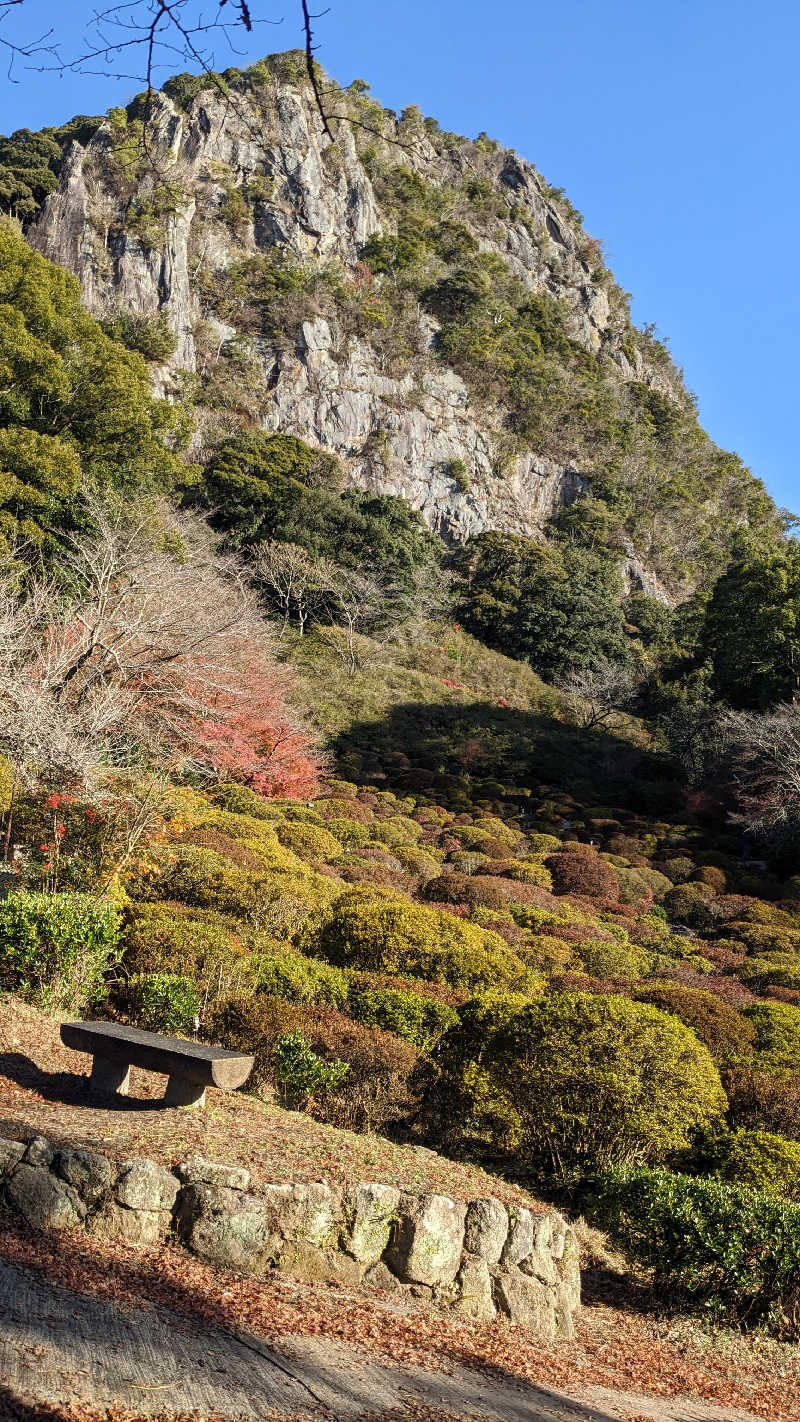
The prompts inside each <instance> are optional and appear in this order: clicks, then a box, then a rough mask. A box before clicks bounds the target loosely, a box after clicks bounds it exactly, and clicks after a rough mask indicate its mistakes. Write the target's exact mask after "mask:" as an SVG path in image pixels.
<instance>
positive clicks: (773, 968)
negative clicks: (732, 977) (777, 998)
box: [737, 954, 800, 992]
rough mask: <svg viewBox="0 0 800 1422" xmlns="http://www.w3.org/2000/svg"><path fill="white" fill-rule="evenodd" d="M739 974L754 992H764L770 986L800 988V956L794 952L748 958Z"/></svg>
mask: <svg viewBox="0 0 800 1422" xmlns="http://www.w3.org/2000/svg"><path fill="white" fill-rule="evenodd" d="M737 976H738V977H740V978H741V980H742V982H743V983H747V986H748V987H749V988H752V989H753V992H763V991H764V989H765V988H768V987H785V988H800V958H798V957H797V956H795V955H794V954H792V955H791V956H784V955H783V954H776V955H775V957H774V958H747V959H745V961H744V962H743V963H742V964H741V967H739V968H738V969H737Z"/></svg>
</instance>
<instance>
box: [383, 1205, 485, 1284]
mask: <svg viewBox="0 0 800 1422" xmlns="http://www.w3.org/2000/svg"><path fill="white" fill-rule="evenodd" d="M466 1212H467V1211H466V1205H464V1204H461V1203H460V1202H457V1201H456V1200H451V1199H450V1198H449V1196H447V1195H423V1196H422V1197H421V1198H420V1199H419V1200H418V1201H415V1202H414V1203H413V1204H412V1205H411V1206H410V1207H409V1208H408V1210H407V1211H404V1212H403V1214H402V1216H401V1218H400V1221H399V1224H398V1225H397V1227H396V1230H395V1232H394V1237H393V1239H392V1242H391V1245H390V1248H389V1255H388V1256H387V1257H388V1263H389V1264H390V1267H391V1268H392V1269H394V1270H395V1272H396V1273H397V1274H398V1275H399V1277H400V1278H401V1279H404V1280H405V1281H406V1282H408V1283H411V1284H431V1285H432V1284H450V1283H452V1282H453V1280H454V1279H455V1277H456V1274H457V1273H458V1266H459V1264H460V1263H461V1254H462V1250H463V1247H464V1218H465V1216H466Z"/></svg>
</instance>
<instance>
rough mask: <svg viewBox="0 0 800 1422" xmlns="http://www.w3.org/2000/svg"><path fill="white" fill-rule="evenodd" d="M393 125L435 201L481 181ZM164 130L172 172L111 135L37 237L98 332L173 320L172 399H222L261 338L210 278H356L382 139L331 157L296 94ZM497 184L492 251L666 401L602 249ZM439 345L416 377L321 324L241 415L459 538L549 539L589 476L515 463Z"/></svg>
mask: <svg viewBox="0 0 800 1422" xmlns="http://www.w3.org/2000/svg"><path fill="white" fill-rule="evenodd" d="M112 118H113V116H112ZM381 124H382V126H383V129H384V131H385V132H386V133H387V139H388V141H386V142H384V143H383V144H382V145H380V146H381V148H382V153H383V155H384V159H385V160H386V161H388V162H390V163H395V164H397V165H402V166H403V167H406V168H408V169H410V170H412V171H414V172H418V173H420V174H421V175H422V176H423V177H424V178H425V179H426V181H427V182H429V183H432V184H439V185H442V184H446V183H451V182H453V181H454V180H457V181H463V179H464V175H465V173H466V174H469V173H470V172H472V171H473V170H474V168H475V156H476V155H475V153H474V152H472V151H471V150H472V149H473V147H474V146H473V145H470V144H467V143H466V141H464V142H462V143H461V144H460V145H458V146H454V147H451V148H449V149H448V148H444V147H442V145H441V144H438V145H437V143H436V141H435V138H434V137H431V136H429V134H428V132H427V131H426V129H425V128H424V127H423V126H422V125H416V127H414V130H413V132H411V133H410V132H409V131H408V130H409V125H408V123H405V124H404V123H399V122H397V121H396V120H395V121H392V120H390V119H387V118H386V116H385V114H384V115H383V116H382V118H381ZM149 125H150V130H151V133H152V135H153V137H152V140H151V150H152V153H153V154H155V155H156V171H155V172H153V171H152V168H151V170H150V171H148V165H147V164H145V163H140V164H139V165H138V167H137V162H136V159H133V160H132V159H131V158H130V156H129V155H128V154H127V153H126V151H125V147H124V141H120V140H119V135H118V133H115V131H114V126H113V123H111V124H109V123H106V124H105V125H103V127H101V128H100V129H99V130H98V132H97V133H96V135H95V136H94V138H93V139H92V140H91V141H90V142H89V143H88V145H87V146H86V147H81V146H80V145H79V144H77V143H74V144H73V145H72V146H71V148H70V150H69V152H68V153H67V155H66V159H65V163H64V167H63V170H62V174H61V182H60V187H59V190H58V191H57V192H56V193H54V194H53V195H52V196H51V197H50V198H49V199H48V200H47V202H46V204H45V207H44V210H43V212H42V214H41V216H40V218H39V220H38V222H37V223H36V224H35V226H34V227H33V228H32V229H31V231H30V233H29V237H30V240H31V242H32V243H33V244H34V245H35V246H36V247H37V248H39V250H41V251H42V252H43V253H45V255H47V256H48V257H50V258H51V259H52V260H54V261H57V262H59V263H60V264H61V265H63V266H65V267H67V268H68V269H69V270H71V271H72V272H74V273H75V275H76V276H78V277H79V279H80V281H81V285H82V288H83V292H84V298H85V302H86V305H87V307H88V309H89V310H90V311H92V312H93V313H95V314H97V315H99V316H105V315H108V314H109V313H110V312H112V311H115V310H119V309H120V308H121V309H123V310H125V311H127V312H132V313H138V314H140V315H142V316H147V315H152V314H154V313H158V312H162V313H164V315H165V317H166V320H167V321H168V323H169V326H170V327H171V329H172V331H173V333H174V337H175V342H176V348H175V352H174V355H173V356H172V358H171V360H170V362H169V370H167V369H162V370H160V371H159V373H158V379H159V381H160V383H161V385H162V387H163V388H164V389H166V390H169V389H170V388H173V387H174V375H175V373H176V372H180V371H188V372H199V374H200V376H201V379H203V380H204V381H205V380H207V378H208V377H209V373H210V370H211V368H212V367H213V366H214V365H215V362H216V361H218V360H221V359H223V358H224V357H225V356H226V355H229V354H230V353H231V352H232V351H233V350H234V349H236V348H237V347H238V354H239V355H240V356H241V353H242V350H241V339H242V334H243V328H245V327H246V326H247V324H248V322H247V320H246V319H245V320H243V321H242V322H237V321H235V320H231V319H221V318H220V317H219V316H218V315H217V313H216V312H215V310H214V308H213V304H212V303H210V302H209V301H208V298H207V294H206V293H205V292H204V290H203V288H202V283H201V281H200V277H201V274H204V275H208V274H209V273H211V274H212V275H213V276H214V277H215V278H216V279H217V280H218V281H221V282H223V283H224V280H225V274H226V272H227V271H229V270H230V268H231V266H232V264H233V263H236V262H241V261H242V259H243V258H246V257H247V256H251V255H252V256H257V255H258V254H262V253H265V252H275V251H276V249H277V250H283V251H285V252H286V253H288V254H290V255H291V257H293V258H295V259H299V260H301V261H305V262H313V263H319V264H326V265H327V266H330V264H332V263H336V264H337V265H338V266H339V267H340V268H341V269H343V270H344V271H345V272H347V273H349V274H350V276H355V277H356V278H357V275H358V271H359V265H358V264H359V253H360V250H361V248H362V246H363V244H364V243H365V242H366V241H367V240H368V238H369V237H370V236H371V235H372V234H374V233H377V232H380V231H385V230H387V228H388V230H391V225H392V223H391V216H388V217H387V215H386V214H385V213H382V212H381V208H380V204H379V202H378V200H377V198H376V194H375V191H374V187H373V182H372V180H371V177H370V174H369V171H368V169H369V153H368V152H367V153H365V145H364V142H363V138H364V133H365V132H366V137H367V139H370V140H371V139H372V135H371V134H370V132H369V130H368V129H366V130H360V129H358V128H356V127H351V126H350V125H349V124H347V123H340V124H339V125H338V140H337V144H336V147H335V149H332V148H331V145H330V144H329V142H328V140H327V139H325V138H324V137H323V136H322V135H321V133H320V124H319V121H318V119H317V116H316V114H315V112H314V109H313V104H312V101H311V97H310V94H309V93H307V92H306V91H305V90H304V89H303V88H302V87H301V86H298V84H297V83H295V82H287V81H285V80H282V79H281V78H280V76H279V75H271V76H270V77H269V80H268V82H266V83H265V84H263V85H262V86H261V87H260V89H259V92H258V94H257V96H254V95H253V94H252V93H248V92H245V93H240V94H237V95H236V96H235V97H234V98H231V97H226V96H224V95H223V94H221V93H220V92H217V91H215V90H214V89H213V88H212V89H210V90H206V91H204V92H201V93H199V94H197V95H196V96H195V97H194V98H193V99H191V100H189V101H188V102H187V103H185V105H183V106H179V105H178V104H177V103H176V102H174V101H173V100H172V99H171V98H169V97H168V96H167V95H166V94H164V95H159V96H158V99H157V101H156V105H155V109H154V112H153V114H152V115H151V116H150V119H149ZM128 127H129V128H130V127H131V125H128ZM125 140H126V141H131V140H128V136H127V133H126V135H125ZM132 141H135V135H134V137H133V140H132ZM367 146H369V145H367ZM126 162H127V172H126ZM481 169H482V173H484V172H486V171H487V170H488V174H489V181H490V183H491V187H492V190H493V194H496V196H497V199H498V200H499V202H500V204H501V212H500V218H499V220H498V221H497V222H495V223H494V226H493V230H492V231H491V233H489V234H488V235H487V233H486V232H485V231H484V232H479V233H478V237H479V242H480V246H481V248H483V250H486V251H490V250H493V251H496V252H498V253H499V254H501V255H502V256H503V257H504V258H505V259H506V260H507V262H508V263H509V265H510V266H511V268H512V269H513V271H514V272H515V274H516V275H517V276H518V277H519V278H521V279H522V281H524V282H525V284H526V285H527V286H529V287H530V289H531V290H532V291H547V292H549V293H550V294H551V295H553V296H556V297H557V298H560V299H561V300H562V301H563V302H564V303H565V304H566V306H567V307H568V309H569V313H570V316H569V320H570V327H571V334H572V335H573V336H574V337H575V338H576V339H577V340H579V341H580V342H582V343H583V344H584V345H585V346H586V348H587V349H588V350H590V351H592V352H600V351H605V352H606V353H607V354H608V358H609V359H610V360H613V361H614V362H615V363H616V365H617V368H618V370H619V374H620V378H622V379H625V378H631V379H634V378H635V379H637V380H640V381H646V382H647V381H649V382H651V383H654V384H658V383H659V382H660V383H661V384H662V385H663V384H664V377H663V375H662V374H661V373H660V372H658V371H657V370H654V369H648V368H647V366H646V364H645V362H644V361H643V359H642V355H641V353H640V352H639V351H638V350H637V349H635V348H633V349H632V348H631V347H630V345H629V346H628V348H627V352H626V350H624V349H623V338H624V333H625V320H624V316H623V315H622V314H621V311H620V308H619V305H617V307H616V309H615V307H614V305H613V300H612V297H613V293H612V297H610V295H609V279H608V274H607V273H606V272H605V271H604V270H603V269H602V268H599V269H597V263H596V258H595V253H594V252H590V251H588V250H587V248H586V239H585V238H584V239H583V243H584V247H583V253H582V251H581V234H580V233H579V231H576V229H575V228H574V226H572V225H571V224H570V223H569V221H567V220H566V219H565V216H564V213H563V211H561V210H559V207H558V206H557V205H556V203H555V202H554V201H552V200H551V199H549V198H548V196H547V191H546V187H545V184H544V183H543V181H542V179H541V178H540V177H539V175H538V174H537V172H536V171H535V169H534V168H533V167H532V166H531V165H530V164H528V163H526V162H524V161H523V160H521V159H520V158H519V157H517V155H516V154H514V153H512V152H510V151H508V150H504V149H500V148H496V147H494V146H493V147H492V149H491V151H490V152H489V154H488V156H487V155H486V154H482V155H481ZM483 181H484V182H485V181H486V178H485V177H484V178H483ZM167 188H168V190H169V197H168V198H167V199H165V197H164V190H165V189H167ZM159 203H160V204H161V208H162V209H163V210H159ZM232 210H234V211H235V214H236V220H235V222H234V221H232V220H231V215H230V214H231V211H232ZM142 211H144V213H145V217H146V218H147V219H148V224H149V225H148V226H145V223H143V222H142V220H141V214H142ZM504 213H505V215H504ZM592 261H594V268H595V269H594V274H593V271H592V267H591V263H592ZM243 316H244V317H246V316H247V313H246V312H244V313H243ZM436 334H437V327H436V324H435V322H433V321H432V320H430V319H429V318H428V317H426V316H424V315H423V314H421V313H420V315H419V318H418V330H417V332H416V341H415V344H416V347H417V351H416V355H417V359H416V360H415V362H414V368H413V370H412V369H410V368H409V369H407V370H405V371H400V372H398V371H397V370H396V369H391V368H387V366H390V365H391V362H387V360H386V358H385V354H384V353H383V352H382V351H381V350H379V349H377V348H376V346H375V345H373V344H372V343H371V342H370V341H369V340H368V339H367V340H365V339H364V338H363V337H362V336H360V335H353V334H352V333H349V334H348V333H347V332H345V331H344V330H342V329H341V325H340V324H339V323H338V322H337V321H336V319H335V318H334V319H333V320H331V319H326V318H325V316H323V315H317V316H313V315H312V317H311V319H308V320H304V321H300V322H299V323H298V325H297V327H296V330H295V331H294V333H293V339H286V338H284V339H282V340H280V341H275V340H271V339H269V338H265V337H264V336H263V334H258V335H256V336H253V335H252V333H250V334H248V335H247V337H246V339H247V359H246V364H247V379H246V381H243V382H242V383H243V385H244V386H246V394H245V393H244V392H242V393H240V395H239V396H238V397H237V398H238V407H237V404H236V398H234V400H233V401H232V402H231V403H232V404H233V406H234V407H235V414H236V417H237V418H238V419H239V421H240V422H244V423H256V422H257V423H258V424H260V425H261V426H263V427H264V428H266V429H269V430H282V431H285V432H290V433H295V434H299V435H301V436H302V437H303V438H304V439H307V440H309V441H311V442H316V443H318V444H319V445H320V446H321V447H323V448H325V449H329V450H332V451H334V452H335V453H336V454H337V455H339V456H340V457H341V459H342V461H343V464H344V466H345V468H346V471H347V477H348V478H349V479H350V481H351V482H352V483H354V484H357V485H361V486H364V487H367V488H370V489H375V490H378V491H381V492H386V493H395V494H400V495H402V496H404V497H405V498H407V499H408V500H409V501H410V502H411V503H412V504H413V505H414V506H415V507H416V508H418V509H420V510H421V511H422V512H423V514H424V516H425V518H426V520H427V521H428V522H429V524H430V525H431V527H433V528H435V529H437V530H438V531H440V532H441V533H442V534H443V535H444V536H445V537H447V538H451V539H459V540H460V539H464V538H467V537H469V536H470V535H472V534H474V533H477V532H480V531H481V530H483V529H486V528H490V527H494V528H501V529H504V530H508V531H516V532H523V533H526V534H530V535H534V536H535V535H536V534H537V533H538V532H539V531H540V530H541V529H542V527H543V525H544V523H545V522H546V520H547V519H548V518H549V517H550V515H551V514H552V513H553V511H554V510H555V509H556V508H557V507H558V506H559V505H561V504H564V503H569V502H571V501H572V500H573V499H575V497H576V496H577V495H578V494H579V493H580V492H581V491H582V489H583V488H584V487H585V479H584V477H583V475H584V471H583V470H582V469H581V468H579V467H576V466H575V465H574V464H572V463H563V462H562V463H560V462H558V461H557V460H554V459H552V458H548V457H546V456H545V455H542V454H538V453H537V452H536V451H535V450H532V451H530V452H526V453H522V454H520V453H515V454H514V455H513V456H512V457H511V458H508V457H506V458H503V457H502V431H503V422H504V412H503V411H502V410H500V409H492V408H490V407H489V406H487V404H486V402H478V401H476V400H475V399H473V398H471V396H470V392H469V391H468V389H467V387H466V385H465V384H464V382H463V380H462V379H461V378H460V377H459V376H458V375H457V374H456V373H455V372H454V371H453V370H451V369H448V368H447V366H446V365H445V364H443V363H442V362H441V361H440V360H437V359H436V358H435V356H434V353H433V349H432V348H433V346H434V344H435V341H436ZM226 420H228V421H229V422H233V423H235V419H234V417H233V414H232V413H231V412H230V411H229V412H228V413H227V414H226V415H225V416H223V415H222V414H221V412H219V411H218V413H217V416H216V417H213V416H210V417H209V419H208V420H207V421H206V422H205V423H206V428H207V427H208V424H209V423H210V424H211V425H214V424H215V423H217V424H218V423H220V422H221V423H222V424H223V425H224V424H225V421H226ZM454 470H455V471H458V474H460V475H461V477H458V474H455V475H454V473H453V471H454ZM462 471H468V477H467V478H465V477H464V473H463V472H462Z"/></svg>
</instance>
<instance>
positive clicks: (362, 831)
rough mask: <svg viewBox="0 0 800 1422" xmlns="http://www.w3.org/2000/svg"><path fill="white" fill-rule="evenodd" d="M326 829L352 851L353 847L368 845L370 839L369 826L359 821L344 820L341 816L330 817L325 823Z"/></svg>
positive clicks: (370, 830) (370, 831)
mask: <svg viewBox="0 0 800 1422" xmlns="http://www.w3.org/2000/svg"><path fill="white" fill-rule="evenodd" d="M325 826H326V829H328V830H329V831H330V833H331V834H332V835H335V836H336V838H337V839H338V840H339V841H340V843H341V844H343V845H345V846H346V847H347V848H348V849H352V848H353V847H354V846H355V845H360V844H369V843H370V841H371V839H372V829H371V827H370V826H369V825H364V824H362V823H361V821H360V820H353V819H350V818H345V816H343V815H337V816H332V817H331V819H329V820H326V821H325Z"/></svg>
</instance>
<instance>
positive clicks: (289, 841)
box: [278, 823, 342, 863]
mask: <svg viewBox="0 0 800 1422" xmlns="http://www.w3.org/2000/svg"><path fill="white" fill-rule="evenodd" d="M278 839H279V840H280V842H281V844H283V845H285V847H286V848H287V849H291V851H292V853H293V854H296V855H297V856H298V858H300V859H303V860H306V861H307V862H311V863H314V862H316V863H325V862H328V861H330V860H334V859H338V858H339V856H340V855H341V853H342V844H341V841H340V840H338V839H336V837H335V835H332V834H331V832H330V830H328V829H325V827H324V826H323V825H310V824H305V825H303V824H297V823H295V824H292V823H286V824H282V825H280V826H279V828H278Z"/></svg>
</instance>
